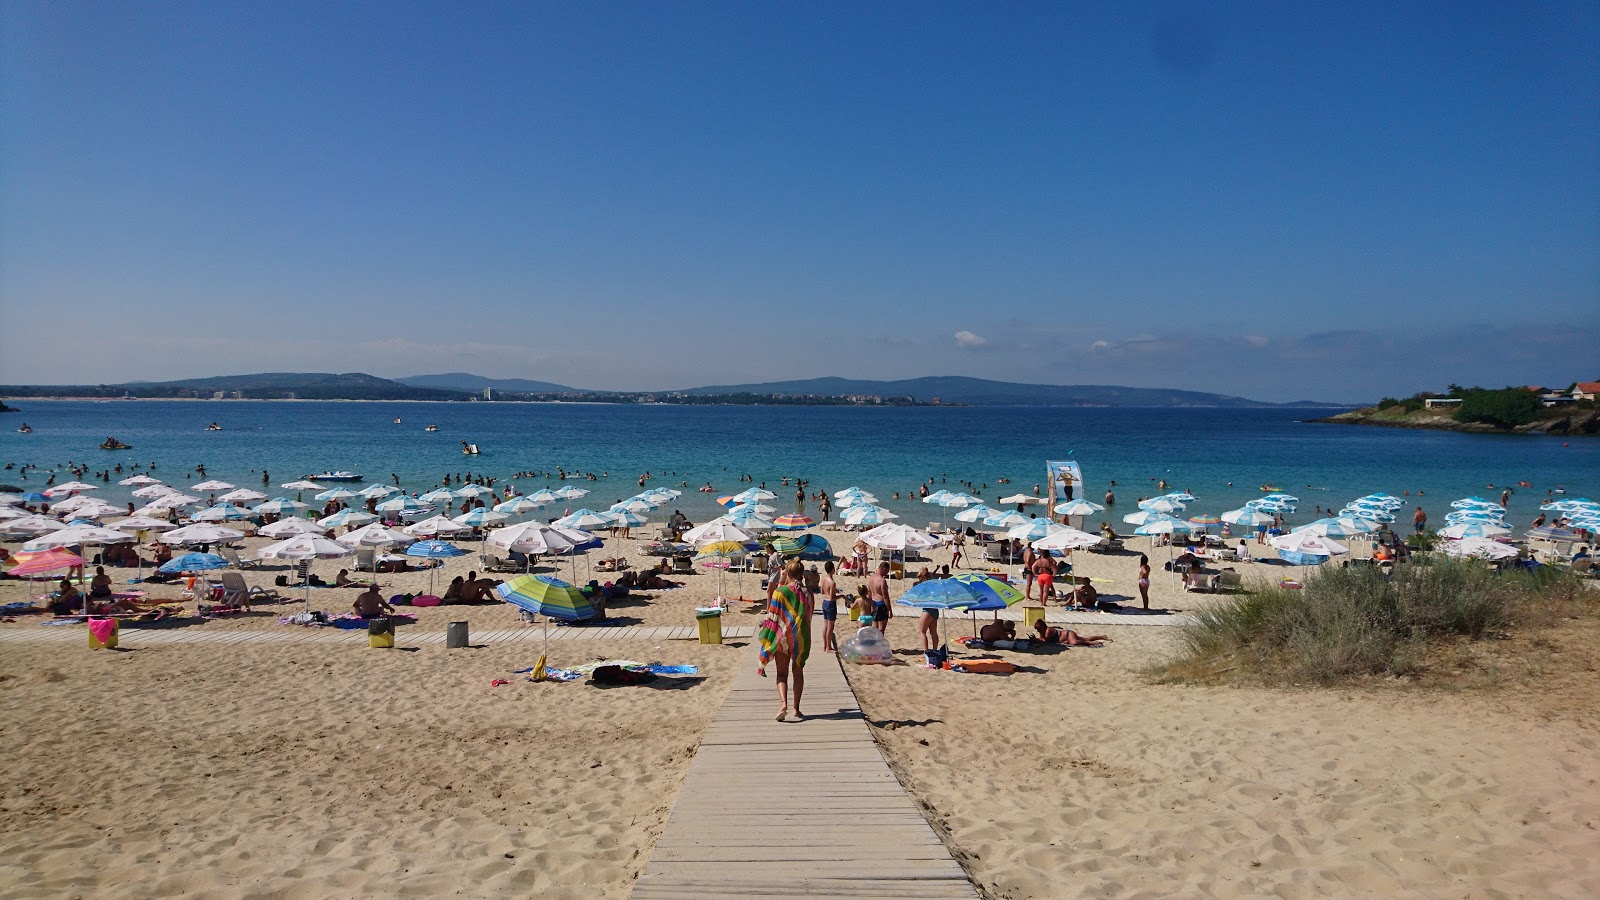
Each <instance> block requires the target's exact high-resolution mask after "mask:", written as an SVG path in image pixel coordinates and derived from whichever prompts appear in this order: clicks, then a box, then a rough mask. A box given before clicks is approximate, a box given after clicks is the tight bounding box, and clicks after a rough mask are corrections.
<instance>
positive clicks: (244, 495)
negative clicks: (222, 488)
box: [217, 488, 267, 503]
mask: <svg viewBox="0 0 1600 900" xmlns="http://www.w3.org/2000/svg"><path fill="white" fill-rule="evenodd" d="M217 499H218V500H221V501H222V502H224V503H252V502H254V501H256V500H265V499H267V495H266V494H263V493H261V492H260V491H252V490H250V489H249V488H239V489H237V490H232V491H229V492H227V493H226V494H223V495H222V496H221V497H218V498H217Z"/></svg>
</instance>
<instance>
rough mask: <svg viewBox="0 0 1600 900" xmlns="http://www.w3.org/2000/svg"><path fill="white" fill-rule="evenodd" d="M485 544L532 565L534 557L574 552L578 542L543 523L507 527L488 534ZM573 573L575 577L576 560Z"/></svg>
mask: <svg viewBox="0 0 1600 900" xmlns="http://www.w3.org/2000/svg"><path fill="white" fill-rule="evenodd" d="M485 542H486V543H490V544H493V545H495V546H496V547H498V548H500V549H502V550H505V551H507V552H511V553H521V554H523V555H524V556H525V557H527V558H528V565H532V563H533V560H532V557H534V556H559V555H561V554H563V553H573V552H575V551H576V548H577V545H578V543H579V542H578V541H575V540H573V539H571V538H569V537H568V536H567V535H565V534H563V533H562V532H561V531H560V530H558V529H556V528H554V527H552V526H550V525H546V524H545V523H543V522H522V523H519V524H516V525H507V526H506V527H504V528H496V529H495V530H493V531H491V532H489V534H488V536H487V537H486V538H485ZM572 565H573V569H572V570H573V573H574V577H576V573H577V570H578V569H577V565H578V564H577V560H576V558H574V560H573V564H572Z"/></svg>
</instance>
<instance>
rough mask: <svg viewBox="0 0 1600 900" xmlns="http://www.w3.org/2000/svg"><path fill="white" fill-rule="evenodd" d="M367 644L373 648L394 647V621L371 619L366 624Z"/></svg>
mask: <svg viewBox="0 0 1600 900" xmlns="http://www.w3.org/2000/svg"><path fill="white" fill-rule="evenodd" d="M367 642H368V643H369V644H371V645H372V646H374V647H381V648H389V647H393V646H394V620H393V619H372V620H371V621H369V622H367Z"/></svg>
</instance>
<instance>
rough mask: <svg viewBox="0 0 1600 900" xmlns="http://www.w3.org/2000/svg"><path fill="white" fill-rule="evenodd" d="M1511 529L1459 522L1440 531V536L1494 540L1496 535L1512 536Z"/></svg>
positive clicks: (1501, 526)
mask: <svg viewBox="0 0 1600 900" xmlns="http://www.w3.org/2000/svg"><path fill="white" fill-rule="evenodd" d="M1510 533H1511V528H1510V527H1509V526H1506V525H1500V524H1496V523H1494V522H1457V523H1455V524H1453V525H1446V526H1445V527H1443V528H1441V529H1439V536H1440V537H1444V538H1452V539H1458V540H1459V539H1461V538H1492V537H1494V536H1496V535H1501V534H1510Z"/></svg>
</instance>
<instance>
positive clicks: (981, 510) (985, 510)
mask: <svg viewBox="0 0 1600 900" xmlns="http://www.w3.org/2000/svg"><path fill="white" fill-rule="evenodd" d="M999 514H1000V510H998V509H993V508H990V507H988V506H984V505H983V504H982V503H979V504H977V505H975V506H969V507H966V508H965V509H963V510H961V512H958V513H956V514H955V517H954V518H955V520H956V521H957V522H982V521H983V520H984V519H987V518H989V517H990V516H995V515H999Z"/></svg>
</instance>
